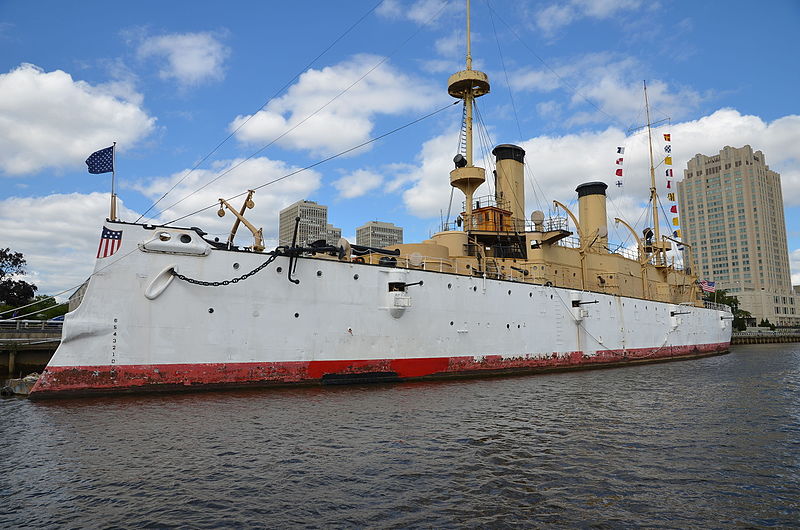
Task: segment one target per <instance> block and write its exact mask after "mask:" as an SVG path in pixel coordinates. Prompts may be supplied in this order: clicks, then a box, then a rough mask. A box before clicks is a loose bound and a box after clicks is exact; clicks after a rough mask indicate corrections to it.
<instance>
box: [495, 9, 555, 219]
mask: <svg viewBox="0 0 800 530" xmlns="http://www.w3.org/2000/svg"><path fill="white" fill-rule="evenodd" d="M485 2H486V5H487V7H488V6H489V0H485ZM489 20H490V21H491V23H492V31H493V32H494V39H495V42H496V43H497V54H498V55H499V57H500V65H501V66H502V67H503V76H504V77H505V80H506V88H507V89H508V99H509V100H510V101H511V110H512V111H513V112H514V121H515V122H516V124H517V133H518V135H519V136H518V138H519V141H520V142H521V141H522V127H521V126H520V123H519V115H518V113H517V105H516V103H515V102H514V92H513V91H512V90H511V81H509V79H508V70H507V69H506V61H505V58H504V57H503V50H502V48H501V47H500V37H499V35H498V34H497V27H496V25H495V23H494V14H493V11H492V9H491V7H490V8H489ZM525 168H526V169H527V170H528V171H526V172H525V176H526V177H527V178H526V180H527V181H528V184H529V185H530V188H531V191H532V192H533V199H534V201H535V203H536V205H537V206H538V207H539V209H540V210H543V209H544V208H542V199H541V198H540V197H539V194H538V193H536V186H537V184H538V182H537V181H536V179H535V176H534V174H533V170H531V168H530V166H529V165H528V160H527V159H525ZM538 185H539V191H540V192H541V194H542V197H544V199H545V203H548V202H549V201H548V200H547V198H546V197H547V196H546V194H545V192H544V190H543V189H542V187H541V184H538Z"/></svg>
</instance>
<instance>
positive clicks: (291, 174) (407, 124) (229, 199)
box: [161, 101, 459, 226]
mask: <svg viewBox="0 0 800 530" xmlns="http://www.w3.org/2000/svg"><path fill="white" fill-rule="evenodd" d="M458 104H459V101H454V102H453V103H448V104H447V105H445V106H444V107H441V108H439V109H437V110H435V111H433V112H429V113H428V114H426V115H424V116H421V117H419V118H417V119H415V120H413V121H410V122H408V123H406V124H405V125H401V126H400V127H396V128H394V129H392V130H391V131H387V132H385V133H383V134H381V135H378V136H376V137H375V138H371V139H369V140H367V141H366V142H362V143H360V144H358V145H356V146H353V147H351V148H349V149H345V150H344V151H340V152H338V153H336V154H335V155H331V156H329V157H327V158H323V159H322V160H318V161H317V162H314V163H313V164H310V165H308V166H305V167H303V168H300V169H297V170H295V171H292V172H291V173H287V174H286V175H283V176H282V177H278V178H275V179H272V180H270V181H268V182H265V183H264V184H260V185H258V186H255V187H254V188H251V189H252V190H254V191H255V190H260V189H261V188H264V187H266V186H269V185H270V184H274V183H276V182H279V181H281V180H284V179H286V178H289V177H291V176H294V175H296V174H298V173H302V172H303V171H306V170H308V169H311V168H314V167H316V166H319V165H320V164H324V163H325V162H329V161H331V160H333V159H335V158H339V157H340V156H343V155H346V154H347V153H351V152H353V151H355V150H357V149H361V148H362V147H364V146H366V145H369V144H371V143H374V142H377V141H378V140H381V139H383V138H386V137H387V136H390V135H392V134H394V133H396V132H399V131H401V130H403V129H405V128H407V127H410V126H412V125H415V124H417V123H419V122H421V121H423V120H426V119H427V118H430V117H431V116H434V115H436V114H439V113H440V112H442V111H444V110H446V109H449V108H451V107H452V106H453V105H458ZM235 167H238V166H235ZM235 167H234V168H231V169H229V170H227V171H226V172H225V173H223V175H224V174H226V173H229V172H230V171H232V170H233V169H235ZM221 176H222V175H220V177H221ZM217 178H219V177H217ZM215 180H216V179H215ZM212 182H213V181H212ZM209 184H211V182H209ZM201 189H202V188H201ZM197 191H199V190H197ZM246 194H247V191H243V192H241V193H238V194H236V195H234V196H232V197H229V198H228V199H226V200H228V201H232V200H233V199H236V198H238V197H241V196H243V195H246ZM218 204H219V201H216V202H214V203H213V204H211V205H209V206H206V207H204V208H200V209H199V210H195V211H194V212H192V213H188V214H186V215H183V216H181V217H178V218H176V219H173V220H172V221H169V222H166V223H164V224H163V225H161V226H167V225H170V224H172V223H175V222H177V221H180V220H182V219H186V218H187V217H191V216H193V215H197V214H198V213H200V212H203V211H205V210H208V209H209V208H214V207H216V206H217V205H218Z"/></svg>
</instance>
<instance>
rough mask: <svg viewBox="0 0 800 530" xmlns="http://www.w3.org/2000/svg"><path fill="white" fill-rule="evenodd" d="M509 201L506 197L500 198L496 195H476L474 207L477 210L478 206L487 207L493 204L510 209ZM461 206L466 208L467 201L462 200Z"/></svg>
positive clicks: (473, 202) (502, 208)
mask: <svg viewBox="0 0 800 530" xmlns="http://www.w3.org/2000/svg"><path fill="white" fill-rule="evenodd" d="M509 204H510V203H509V201H506V200H504V199H498V198H497V197H495V196H494V195H484V196H483V197H475V198H473V200H472V209H473V210H477V209H478V208H486V207H487V206H493V207H495V208H500V209H501V210H508V209H509ZM461 208H462V209H463V210H466V208H467V201H462V202H461Z"/></svg>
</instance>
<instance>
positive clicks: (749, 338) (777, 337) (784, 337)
mask: <svg viewBox="0 0 800 530" xmlns="http://www.w3.org/2000/svg"><path fill="white" fill-rule="evenodd" d="M778 342H800V331H744V332H741V333H734V334H733V337H731V344H771V343H778Z"/></svg>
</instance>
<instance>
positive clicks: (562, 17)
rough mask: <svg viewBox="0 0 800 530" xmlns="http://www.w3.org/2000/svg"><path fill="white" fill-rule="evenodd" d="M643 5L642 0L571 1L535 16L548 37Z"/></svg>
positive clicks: (538, 24)
mask: <svg viewBox="0 0 800 530" xmlns="http://www.w3.org/2000/svg"><path fill="white" fill-rule="evenodd" d="M642 3H643V2H642V0H571V1H569V2H566V3H557V4H551V5H549V6H546V7H544V8H542V9H540V10H539V11H538V12H537V13H536V15H535V22H536V25H537V26H538V27H539V29H540V30H542V31H543V32H544V34H545V35H546V36H553V35H554V34H555V33H557V32H558V30H560V29H562V28H564V27H566V26H568V25H570V24H572V23H574V22H577V21H579V20H581V19H584V18H593V19H597V20H605V19H608V18H610V17H611V16H613V15H616V14H618V13H620V12H622V13H626V12H631V11H634V10H636V9H638V8H639V7H640V6H641V5H642Z"/></svg>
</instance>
